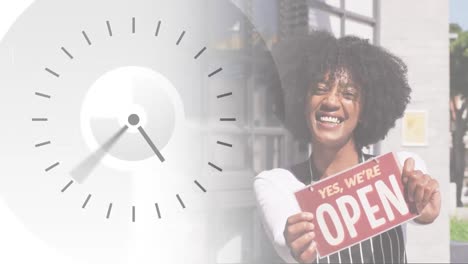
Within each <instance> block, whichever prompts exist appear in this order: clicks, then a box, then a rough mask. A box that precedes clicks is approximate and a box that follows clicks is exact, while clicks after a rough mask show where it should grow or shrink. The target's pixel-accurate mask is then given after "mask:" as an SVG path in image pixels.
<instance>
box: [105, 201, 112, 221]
mask: <svg viewBox="0 0 468 264" xmlns="http://www.w3.org/2000/svg"><path fill="white" fill-rule="evenodd" d="M111 211H112V203H110V204H109V208H108V209H107V215H106V218H107V219H109V217H110V215H111Z"/></svg>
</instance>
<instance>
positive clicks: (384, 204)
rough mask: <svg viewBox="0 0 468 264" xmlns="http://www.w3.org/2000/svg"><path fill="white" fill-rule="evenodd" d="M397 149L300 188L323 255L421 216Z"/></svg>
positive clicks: (302, 203) (301, 201)
mask: <svg viewBox="0 0 468 264" xmlns="http://www.w3.org/2000/svg"><path fill="white" fill-rule="evenodd" d="M405 196H406V195H405V192H404V187H403V183H402V181H401V168H400V166H399V164H398V161H397V159H396V158H395V155H394V154H393V153H387V154H385V155H382V156H379V157H376V158H374V159H372V160H369V161H367V162H365V163H362V164H359V165H357V166H355V167H352V168H350V169H348V170H346V171H344V172H341V173H338V174H336V175H333V176H331V177H327V178H325V179H324V180H321V181H319V182H316V183H315V184H313V185H311V186H308V187H307V188H305V189H303V190H300V191H298V192H296V199H297V201H298V202H299V205H300V207H301V209H302V211H304V212H311V213H313V214H314V216H315V217H314V220H313V222H314V225H315V241H316V242H317V252H318V254H319V256H320V257H324V256H327V255H329V254H332V253H335V252H337V251H339V250H342V249H344V248H347V247H350V246H352V245H354V244H356V243H359V242H361V241H363V240H366V239H368V238H370V237H373V236H375V235H378V234H380V233H383V232H385V231H387V230H389V229H391V228H393V227H395V226H397V225H400V224H402V223H404V222H406V221H408V220H411V219H413V218H415V217H416V216H417V213H416V212H415V211H414V210H410V208H414V204H411V206H410V204H409V202H408V200H407V199H406V197H405Z"/></svg>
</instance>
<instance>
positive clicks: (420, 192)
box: [402, 158, 441, 224]
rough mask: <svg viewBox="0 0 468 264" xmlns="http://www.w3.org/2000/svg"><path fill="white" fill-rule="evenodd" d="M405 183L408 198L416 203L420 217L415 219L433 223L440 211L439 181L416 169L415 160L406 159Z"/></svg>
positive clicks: (422, 222)
mask: <svg viewBox="0 0 468 264" xmlns="http://www.w3.org/2000/svg"><path fill="white" fill-rule="evenodd" d="M402 178H403V184H405V187H406V190H407V195H408V199H409V201H410V202H414V203H415V204H416V209H417V210H418V212H419V214H420V215H419V217H417V218H416V219H415V220H416V222H418V223H421V224H430V223H432V222H433V221H434V220H435V219H436V218H437V216H438V215H439V212H440V205H441V199H440V192H439V182H438V181H437V180H436V179H433V178H431V176H429V175H427V174H424V173H422V172H421V171H420V170H414V160H413V159H412V158H408V159H406V160H405V164H404V166H403V172H402Z"/></svg>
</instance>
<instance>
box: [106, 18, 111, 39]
mask: <svg viewBox="0 0 468 264" xmlns="http://www.w3.org/2000/svg"><path fill="white" fill-rule="evenodd" d="M106 25H107V32H109V37H112V27H111V24H110V22H109V21H106Z"/></svg>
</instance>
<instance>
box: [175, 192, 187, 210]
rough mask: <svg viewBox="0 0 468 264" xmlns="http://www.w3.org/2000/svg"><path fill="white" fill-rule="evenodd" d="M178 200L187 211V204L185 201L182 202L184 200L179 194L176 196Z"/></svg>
mask: <svg viewBox="0 0 468 264" xmlns="http://www.w3.org/2000/svg"><path fill="white" fill-rule="evenodd" d="M176 197H177V200H179V203H180V205H181V206H182V208H183V209H185V204H184V201H182V198H180V195H179V194H176Z"/></svg>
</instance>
